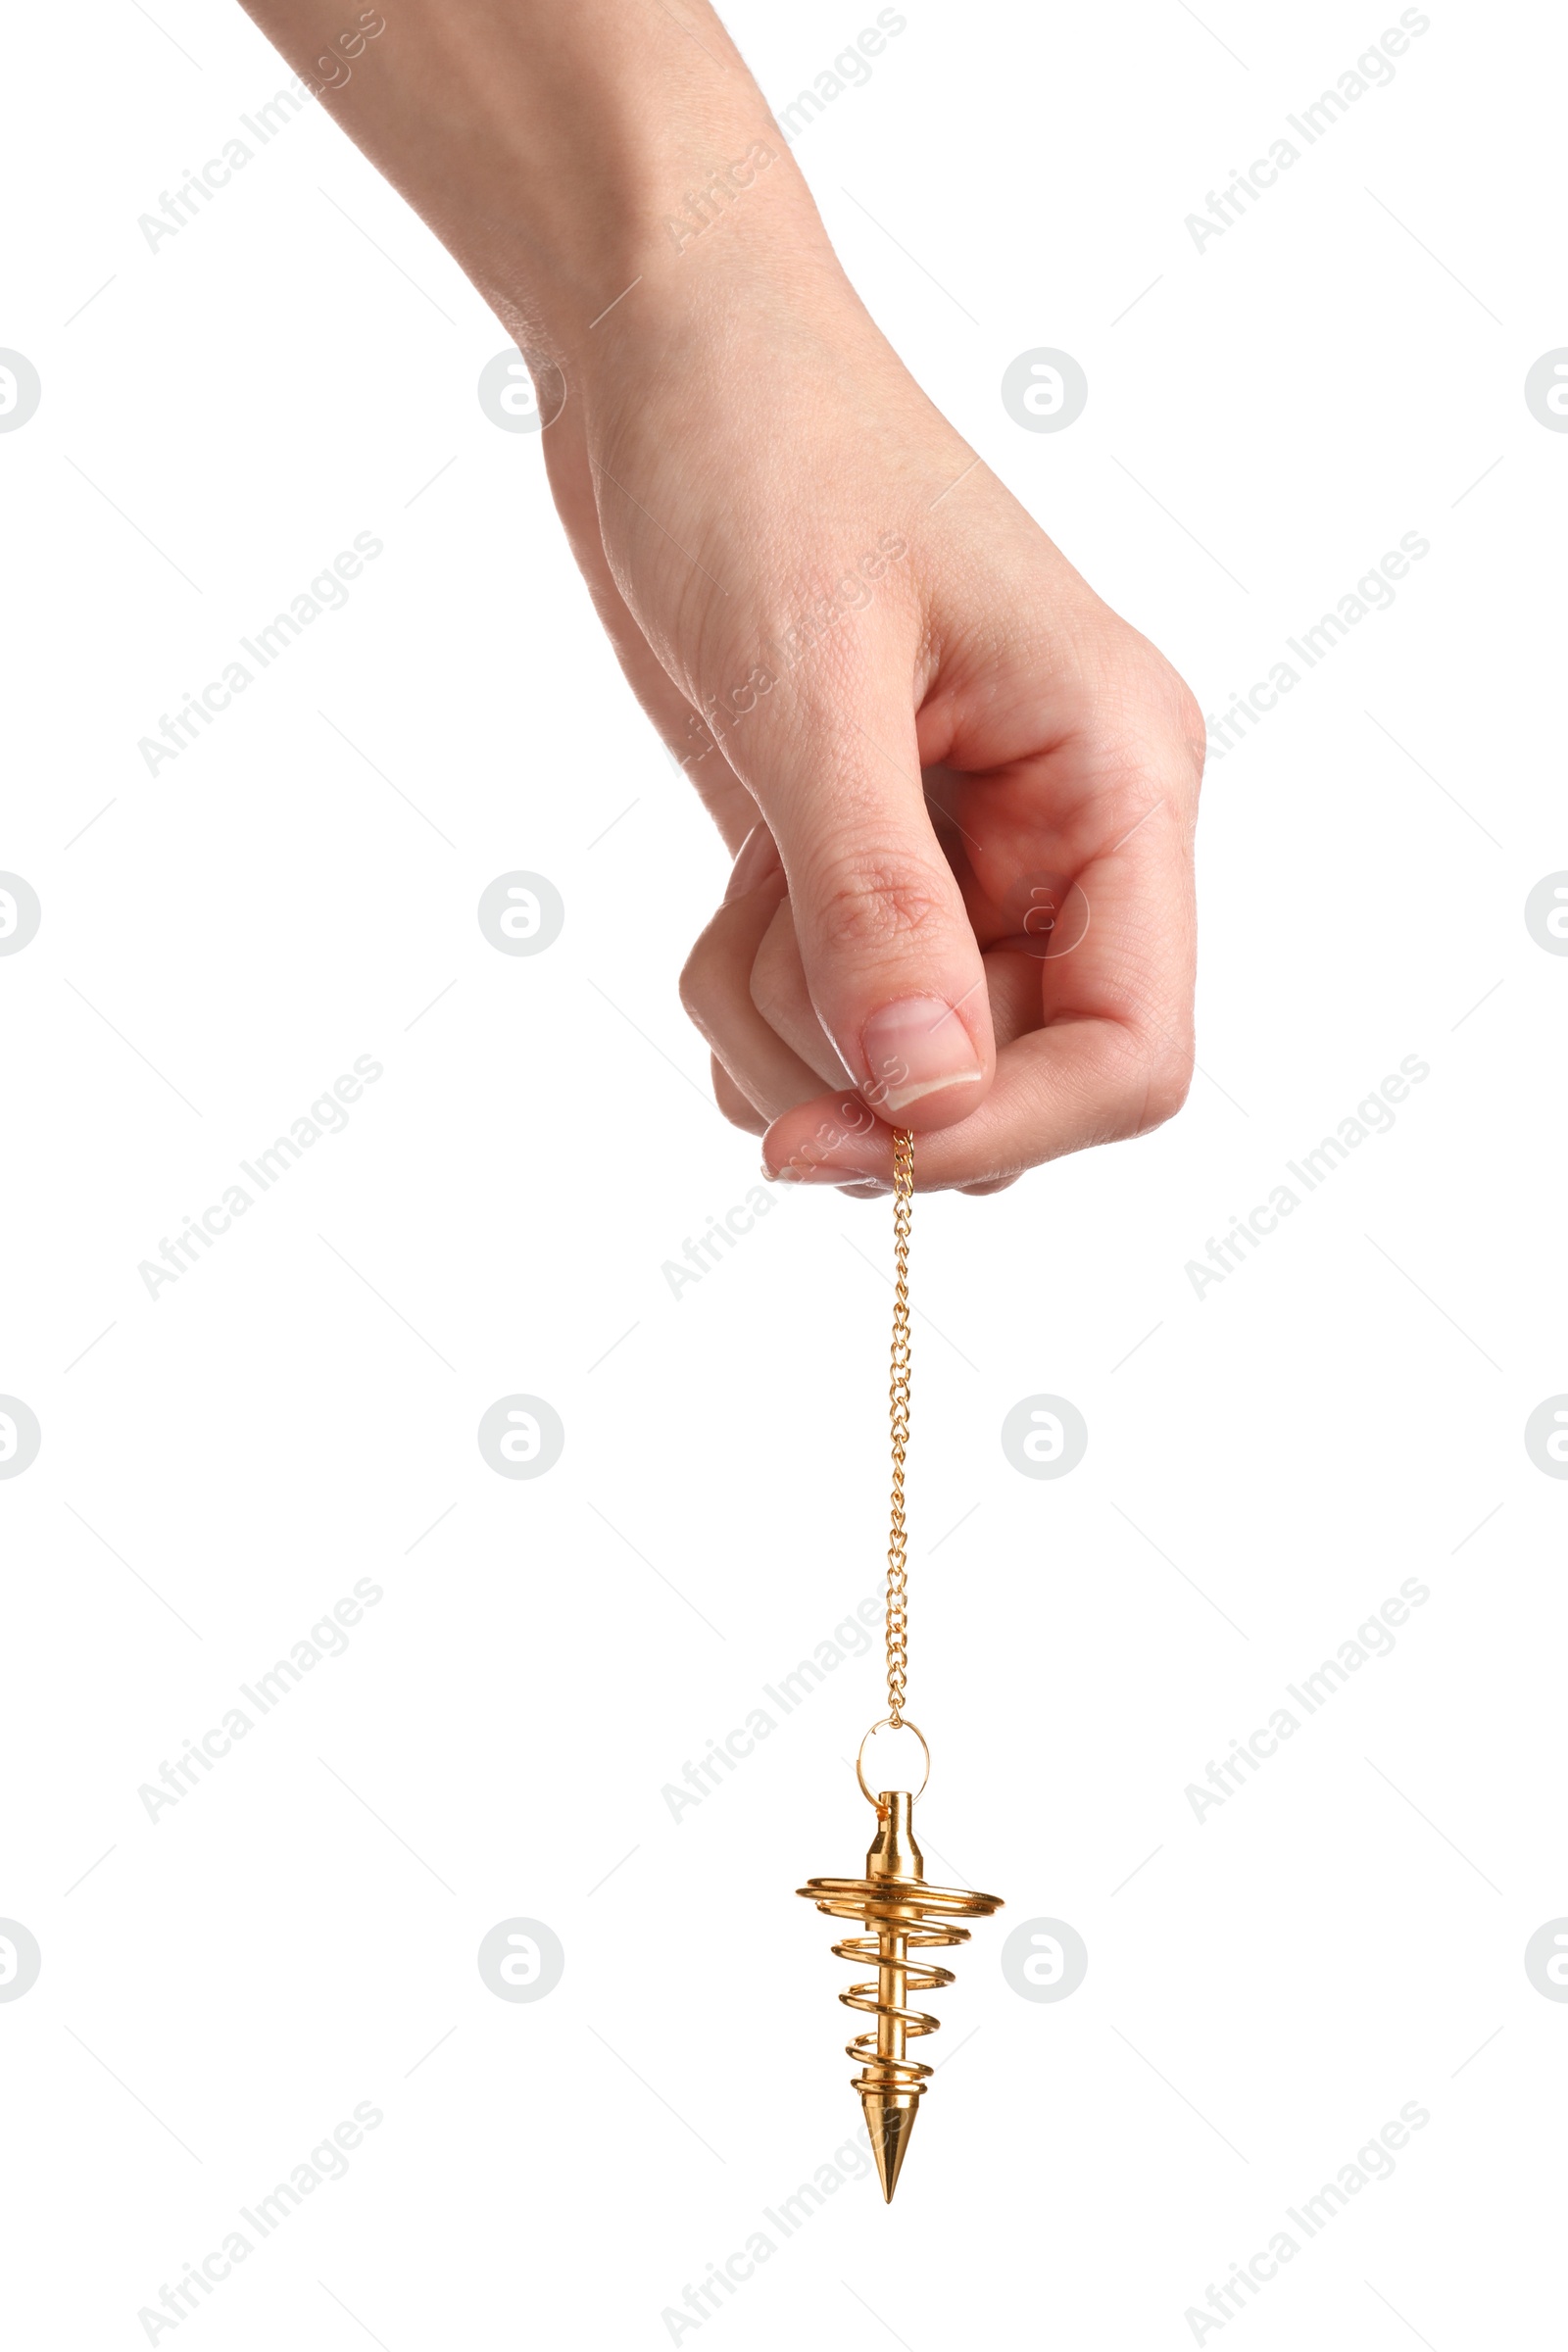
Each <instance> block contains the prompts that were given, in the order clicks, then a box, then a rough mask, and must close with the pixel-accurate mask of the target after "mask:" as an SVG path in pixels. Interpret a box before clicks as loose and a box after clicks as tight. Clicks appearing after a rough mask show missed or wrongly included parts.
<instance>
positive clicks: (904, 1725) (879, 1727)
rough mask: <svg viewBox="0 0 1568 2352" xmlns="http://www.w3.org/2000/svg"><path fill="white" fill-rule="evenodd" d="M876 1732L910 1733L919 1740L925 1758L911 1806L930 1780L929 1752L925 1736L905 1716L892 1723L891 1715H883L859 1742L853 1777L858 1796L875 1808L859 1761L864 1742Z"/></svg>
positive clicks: (923, 1792) (911, 1794) (911, 1795)
mask: <svg viewBox="0 0 1568 2352" xmlns="http://www.w3.org/2000/svg"><path fill="white" fill-rule="evenodd" d="M876 1732H912V1733H913V1734H914V1736H915V1738H916V1739H917V1740H919V1742H920V1753H921V1755H922V1756H924V1758H925V1772H924V1775H923V1776H922V1778H921V1782H920V1786H919V1788H918V1789H913V1790H911V1792H910V1802H911V1804H912V1803H913V1801H914V1799H915V1797H918V1796H923V1795H924V1794H925V1785H926V1782H927V1781H928V1780H929V1779H930V1778H931V1750H930V1749H929V1748H928V1747H927V1745H926V1743H925V1734H924V1732H922V1731H921V1729H920V1727H919V1725H918V1724H917V1723H911V1722H910V1721H909V1718H908V1717H907V1715H903V1716H901V1717H900V1718H899V1721H898V1722H897V1723H895V1722H894V1720H893V1718H892V1716H891V1715H884V1716H883V1717H882V1718H881V1720H880V1721H879V1722H877V1723H873V1724H872V1726H871V1730H870V1731H869V1732H867V1733H866V1735H865V1740H869V1739H870V1738H871V1737H872V1734H873V1733H876ZM865 1740H861V1741H860V1744H859V1747H858V1749H857V1750H856V1756H855V1777H856V1779H857V1780H858V1782H859V1784H860V1794H861V1795H862V1796H863V1797H864V1799H865V1801H866V1803H867V1804H868V1805H871V1806H875V1804H876V1797H875V1795H874V1794H873V1793H872V1791H871V1790H870V1789H868V1788H867V1787H866V1785H865V1774H864V1772H863V1771H862V1769H861V1762H860V1760H861V1758H862V1757H863V1756H864V1754H865Z"/></svg>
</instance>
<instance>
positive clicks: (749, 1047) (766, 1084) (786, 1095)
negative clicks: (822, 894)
mask: <svg viewBox="0 0 1568 2352" xmlns="http://www.w3.org/2000/svg"><path fill="white" fill-rule="evenodd" d="M783 896H784V876H783V873H782V871H780V870H775V871H774V872H773V873H772V874H771V875H769V876H768V878H767V879H766V880H764V881H763V882H762V883H760V885H759V886H758V887H757V888H756V889H755V890H749V891H743V892H742V893H741V895H740V896H739V897H737V898H733V899H727V900H726V901H725V903H724V905H723V906H722V907H720V908H719V909H718V912H717V913H716V914H715V915H714V916H713V919H712V921H711V923H710V924H709V925H708V927H707V929H706V930H705V931H704V932H703V934H702V936H701V938H700V939H699V940H698V942H697V945H696V946H695V947H694V948H693V950H692V952H691V954H690V956H688V957H687V959H686V968H685V970H684V971H683V972H682V973H681V976H680V995H681V1003H682V1004H683V1005H685V1007H686V1010H687V1013H688V1014H689V1016H690V1017H691V1019H692V1020H693V1021H694V1022H695V1023H696V1025H697V1027H698V1028H699V1029H700V1030H701V1031H702V1034H703V1036H704V1037H706V1038H707V1040H708V1043H709V1045H710V1046H711V1049H712V1051H713V1053H714V1054H715V1055H716V1056H717V1058H718V1059H719V1061H721V1062H722V1063H723V1065H724V1068H725V1069H726V1070H727V1071H728V1073H729V1075H730V1078H731V1079H732V1080H733V1082H734V1084H735V1085H736V1086H737V1087H738V1088H739V1090H740V1092H741V1093H742V1094H743V1095H744V1096H745V1098H746V1100H747V1101H748V1102H749V1103H752V1104H753V1105H754V1106H755V1107H756V1108H757V1109H758V1110H760V1111H761V1112H762V1113H763V1115H764V1117H765V1118H767V1119H776V1118H777V1117H778V1116H779V1115H780V1113H781V1112H783V1111H786V1110H788V1109H789V1108H790V1107H791V1105H792V1104H794V1103H801V1102H804V1101H806V1100H807V1099H808V1097H809V1096H811V1095H814V1094H816V1093H817V1092H818V1091H819V1090H820V1087H821V1084H822V1081H821V1078H820V1076H819V1074H818V1073H817V1072H816V1071H815V1070H813V1069H811V1068H810V1067H809V1064H808V1063H806V1062H804V1061H803V1060H802V1059H801V1058H800V1056H799V1054H795V1053H792V1052H791V1050H790V1048H789V1047H788V1046H787V1045H786V1044H785V1043H784V1041H783V1039H782V1038H781V1037H779V1036H778V1034H777V1033H776V1031H774V1030H773V1029H771V1028H769V1026H768V1024H767V1022H766V1021H765V1020H764V1019H763V1018H762V1015H761V1014H760V1012H759V1011H758V1009H757V1006H756V1005H754V1004H753V1003H752V995H751V977H752V965H753V963H754V962H755V961H756V958H757V950H758V947H759V944H760V940H761V938H762V934H763V933H764V932H765V931H766V929H767V927H768V925H769V923H770V922H771V921H772V919H773V914H774V910H775V908H776V907H778V905H779V903H780V902H781V900H782V899H783ZM721 1107H722V1105H721Z"/></svg>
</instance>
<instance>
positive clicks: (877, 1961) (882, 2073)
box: [796, 1127, 1002, 2205]
mask: <svg viewBox="0 0 1568 2352" xmlns="http://www.w3.org/2000/svg"><path fill="white" fill-rule="evenodd" d="M913 1192H914V1137H913V1135H912V1134H911V1133H910V1132H909V1130H908V1129H907V1128H903V1127H901V1128H899V1129H898V1130H897V1131H896V1133H895V1135H894V1139H893V1237H894V1260H895V1264H896V1267H897V1279H896V1281H895V1284H894V1297H893V1383H892V1388H891V1391H890V1397H891V1403H892V1425H893V1523H892V1531H891V1534H890V1536H889V1540H888V1615H887V1662H888V1711H887V1713H886V1715H885V1716H883V1718H882V1719H881V1721H880V1722H878V1723H874V1724H873V1725H872V1726H871V1730H870V1731H869V1732H867V1733H866V1735H865V1740H869V1739H870V1738H871V1737H872V1735H873V1734H874V1733H876V1732H880V1731H883V1730H892V1731H901V1730H908V1731H911V1732H913V1733H914V1736H915V1738H916V1739H917V1740H919V1742H920V1747H921V1751H922V1753H923V1754H924V1756H925V1762H926V1778H929V1775H930V1770H931V1751H930V1749H929V1748H927V1746H926V1743H925V1739H924V1736H923V1735H922V1734H921V1733H920V1732H919V1731H918V1730H917V1729H916V1727H915V1726H914V1725H913V1724H912V1723H910V1722H909V1721H908V1719H907V1716H906V1715H905V1713H904V1690H905V1673H906V1669H907V1664H908V1645H907V1611H906V1607H905V1596H906V1593H907V1584H908V1578H907V1557H906V1549H905V1532H904V1456H905V1451H906V1448H907V1445H908V1439H909V1287H908V1274H909V1214H910V1201H911V1199H912V1196H913ZM865 1740H861V1742H860V1752H859V1755H858V1757H857V1759H856V1765H855V1774H856V1778H857V1780H858V1782H859V1784H860V1791H861V1794H862V1795H863V1796H864V1797H865V1798H866V1799H867V1801H868V1802H869V1803H870V1804H872V1805H874V1806H875V1808H876V1835H875V1837H874V1838H872V1840H871V1850H870V1852H869V1853H868V1854H867V1855H866V1857H865V1876H864V1878H863V1879H811V1880H809V1882H808V1884H807V1885H806V1886H804V1887H797V1888H796V1892H797V1893H798V1894H804V1895H805V1896H806V1897H807V1898H808V1899H809V1901H811V1902H814V1903H815V1905H816V1907H817V1909H818V1910H819V1911H823V1912H826V1914H827V1915H828V1917H829V1918H830V1919H854V1920H859V1921H862V1922H863V1923H864V1925H865V1927H866V1929H867V1930H868V1933H867V1934H866V1935H864V1936H847V1937H846V1938H845V1940H844V1941H843V1942H842V1943H836V1944H835V1945H834V1946H833V1951H834V1956H835V1958H837V1959H840V1960H850V1961H853V1962H855V1963H857V1964H861V1963H863V1964H864V1965H866V1966H868V1967H869V1966H874V1967H875V1970H876V1974H875V1976H874V1977H868V1978H866V1979H865V1981H864V1982H863V1983H860V1984H856V1985H851V1986H850V1989H849V1991H848V1992H841V1993H840V1995H839V1998H840V2000H841V2001H843V2002H844V2004H845V2005H846V2007H847V2008H850V2009H856V2010H858V2011H860V2012H861V2013H862V2014H863V2015H865V2016H867V2017H872V2018H875V2020H876V2027H875V2031H874V2032H867V2033H864V2034H857V2035H856V2037H855V2039H854V2040H853V2041H852V2042H850V2043H848V2044H847V2045H846V2047H847V2055H848V2056H849V2057H851V2058H853V2059H854V2060H855V2061H856V2062H857V2064H858V2067H859V2070H860V2071H859V2073H858V2075H856V2076H855V2078H854V2086H855V2088H856V2089H857V2090H858V2092H859V2094H860V2104H861V2107H862V2108H863V2109H864V2112H865V2127H866V2130H867V2131H868V2132H869V2133H870V2138H871V2153H872V2155H873V2156H874V2157H875V2158H876V2169H877V2175H878V2178H879V2179H880V2180H881V2182H882V2194H883V2197H884V2198H885V2199H886V2201H887V2203H888V2204H890V2205H891V2204H892V2202H893V2191H894V2189H895V2188H896V2187H897V2186H898V2181H899V2173H900V2171H901V2169H902V2167H903V2164H904V2158H905V2154H906V2151H907V2148H908V2145H909V2134H910V2132H911V2131H913V2129H914V2117H915V2110H916V2109H917V2108H918V2106H919V2104H920V2101H921V2099H922V2097H923V2096H924V2094H925V2086H926V2083H927V2082H928V2081H929V2080H930V2078H931V2075H932V2073H933V2071H934V2070H933V2069H932V2068H931V2067H929V2066H924V2065H922V2064H921V2062H920V2061H919V2059H917V2058H910V2057H908V2056H907V2055H906V2052H907V2045H908V2044H909V2043H910V2042H911V2041H914V2040H916V2039H918V2037H919V2036H920V2035H921V2034H934V2033H935V2032H936V2030H937V2028H938V2026H939V2025H940V2023H941V2020H940V2019H939V2018H935V2017H932V2016H930V2015H929V2014H928V2013H927V2012H926V2011H925V2010H921V2009H914V2008H911V2007H910V2006H909V1998H910V1995H911V1994H913V1993H921V1992H933V1991H935V1990H936V1989H937V1988H938V1987H939V1986H941V1985H951V1984H952V1983H953V1981H954V1979H953V1972H952V1970H951V1969H947V1968H937V1967H934V1966H932V1965H930V1964H929V1963H928V1962H926V1961H924V1960H920V1959H915V1958H913V1957H911V1955H912V1954H914V1953H917V1952H926V1951H932V1950H938V1949H941V1948H942V1947H944V1946H946V1945H948V1944H954V1943H967V1942H968V1940H969V1931H968V1929H967V1928H963V1927H959V1926H958V1924H957V1923H958V1921H959V1920H962V1919H985V1918H988V1917H989V1916H990V1914H991V1913H992V1912H993V1911H1000V1910H1001V1908H1002V1897H1001V1896H1000V1895H997V1894H970V1893H969V1892H968V1891H967V1890H966V1889H965V1888H963V1887H933V1886H931V1885H929V1884H928V1882H927V1880H926V1875H925V1863H924V1860H923V1858H922V1856H921V1853H920V1848H919V1847H918V1846H917V1845H916V1843H915V1841H914V1830H913V1826H912V1821H911V1816H912V1814H913V1810H914V1803H915V1798H916V1797H918V1796H919V1795H920V1794H921V1792H922V1791H923V1789H924V1788H925V1778H922V1780H921V1783H920V1787H919V1788H918V1789H914V1790H913V1791H910V1790H909V1789H883V1791H882V1792H881V1794H880V1795H878V1796H873V1795H872V1794H871V1791H870V1789H868V1788H867V1787H866V1783H865V1771H864V1759H865Z"/></svg>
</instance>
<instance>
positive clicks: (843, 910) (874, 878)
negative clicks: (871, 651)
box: [729, 648, 995, 1128]
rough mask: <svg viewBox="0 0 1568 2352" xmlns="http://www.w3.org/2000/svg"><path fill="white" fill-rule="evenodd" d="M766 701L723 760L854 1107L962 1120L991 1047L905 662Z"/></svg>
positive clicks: (863, 666) (889, 659)
mask: <svg viewBox="0 0 1568 2352" xmlns="http://www.w3.org/2000/svg"><path fill="white" fill-rule="evenodd" d="M839 666H840V674H839V675H838V676H836V677H834V678H831V679H828V680H824V679H823V677H822V675H821V673H820V672H819V671H813V673H812V678H811V681H810V683H809V686H808V687H805V688H802V689H801V690H799V691H797V692H795V693H793V694H792V695H790V696H788V697H786V695H785V694H783V693H781V694H780V695H779V697H778V699H777V700H776V701H773V702H771V703H770V704H769V705H768V706H767V710H768V721H767V725H766V727H765V729H764V728H754V729H753V731H752V733H751V735H750V736H749V737H747V736H744V735H743V734H742V733H741V731H740V730H737V732H736V735H735V737H734V738H733V739H732V741H731V744H730V746H729V750H730V757H731V759H732V760H733V761H734V762H735V764H736V766H737V768H738V770H739V772H740V774H741V776H742V779H743V781H744V782H745V783H746V784H747V785H748V786H749V787H750V789H751V791H752V793H753V794H754V796H755V798H756V799H757V802H758V804H759V806H760V809H762V812H763V814H764V816H765V817H766V818H767V821H768V824H769V827H770V828H771V831H772V833H773V836H774V839H775V840H776V841H777V843H778V846H779V850H780V852H781V854H782V856H783V859H784V865H785V870H786V872H787V873H788V875H789V888H790V903H791V907H792V909H793V914H794V921H795V929H796V934H797V936H798V938H799V941H800V950H801V958H802V962H803V965H804V968H805V974H806V981H807V986H808V988H809V995H810V1002H811V1005H812V1006H813V1008H814V1010H815V1012H816V1016H817V1018H818V1020H819V1021H820V1022H821V1025H822V1027H823V1029H824V1030H825V1031H826V1033H827V1036H828V1039H829V1041H830V1042H831V1044H832V1045H833V1047H834V1049H835V1051H836V1052H837V1054H838V1055H839V1057H840V1059H841V1061H842V1062H843V1064H844V1067H845V1068H846V1069H847V1070H848V1072H849V1074H850V1076H851V1078H852V1080H853V1081H854V1083H855V1084H856V1085H857V1086H858V1088H859V1089H860V1090H861V1092H862V1094H864V1095H865V1097H866V1099H867V1101H868V1102H872V1103H875V1104H876V1105H877V1107H879V1108H881V1109H884V1110H885V1111H886V1112H887V1114H888V1115H889V1117H897V1118H898V1119H899V1120H900V1121H901V1122H902V1123H904V1124H906V1125H913V1126H916V1127H921V1128H925V1127H938V1126H944V1125H947V1124H948V1123H949V1122H951V1121H953V1120H955V1119H959V1118H962V1117H963V1116H964V1115H965V1113H966V1112H967V1111H969V1110H970V1109H972V1107H973V1105H974V1104H975V1103H977V1102H978V1101H979V1100H980V1099H981V1097H982V1096H983V1095H984V1093H985V1089H986V1087H987V1085H988V1084H989V1083H990V1079H991V1074H992V1069H993V1066H994V1058H995V1055H994V1046H993V1040H992V1031H991V1018H990V1012H989V1009H988V1006H987V1004H986V993H985V987H984V973H983V969H982V966H981V961H980V950H979V947H978V946H977V944H976V941H975V937H974V933H973V930H972V929H971V927H970V924H969V921H968V917H967V915H966V913H965V911H964V906H963V899H962V895H961V893H960V891H959V889H958V886H957V884H956V881H955V880H954V876H953V872H952V869H951V868H950V866H949V864H948V861H947V859H946V858H945V857H944V856H943V853H942V849H941V845H940V844H939V842H938V841H937V838H936V835H935V833H934V832H933V831H932V827H931V821H930V818H929V817H928V815H927V813H926V808H925V800H924V795H923V793H922V790H921V785H920V764H919V754H918V750H917V747H916V743H915V729H914V714H913V708H912V685H911V678H910V664H909V662H908V660H907V656H906V657H904V658H903V660H902V668H901V657H900V656H899V655H898V654H897V652H896V651H895V650H893V649H891V648H890V649H889V650H888V651H887V653H886V654H885V655H884V656H883V657H881V659H880V661H879V662H876V661H873V660H872V659H871V658H869V657H868V656H865V655H863V654H860V655H858V657H857V658H856V659H855V660H854V661H853V662H851V661H846V662H843V663H841V664H840V665H839Z"/></svg>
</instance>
